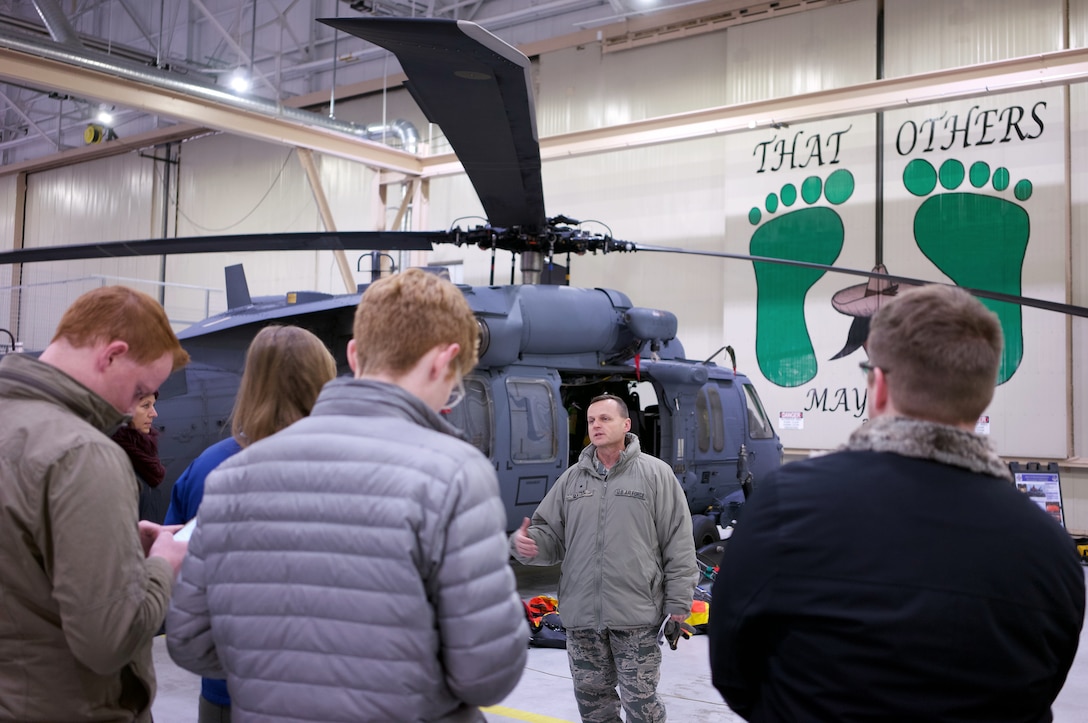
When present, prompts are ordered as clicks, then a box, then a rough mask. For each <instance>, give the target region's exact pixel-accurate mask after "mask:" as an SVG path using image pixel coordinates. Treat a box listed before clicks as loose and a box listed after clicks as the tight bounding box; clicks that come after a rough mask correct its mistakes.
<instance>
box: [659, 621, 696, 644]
mask: <svg viewBox="0 0 1088 723" xmlns="http://www.w3.org/2000/svg"><path fill="white" fill-rule="evenodd" d="M694 634H695V628H693V627H691V626H690V625H688V624H687V623H678V622H676V621H675V620H673V619H672V618H669V619H668V620H667V621H666V622H665V640H668V641H669V647H670V648H672V649H673V650H676V644H677V643H678V642H680V636H683V637H684V640H687V639H688V638H690V637H691V636H692V635H694Z"/></svg>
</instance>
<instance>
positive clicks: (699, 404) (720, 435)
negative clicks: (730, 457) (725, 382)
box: [695, 384, 725, 452]
mask: <svg viewBox="0 0 1088 723" xmlns="http://www.w3.org/2000/svg"><path fill="white" fill-rule="evenodd" d="M695 419H696V427H697V429H696V435H697V438H698V443H699V451H700V452H709V451H710V449H711V446H713V448H714V451H715V452H721V451H722V450H723V449H725V422H724V421H723V420H722V397H721V394H720V393H719V392H718V387H717V386H715V385H714V384H707V385H706V386H705V387H703V388H702V389H701V390H699V393H698V394H697V395H696V396H695Z"/></svg>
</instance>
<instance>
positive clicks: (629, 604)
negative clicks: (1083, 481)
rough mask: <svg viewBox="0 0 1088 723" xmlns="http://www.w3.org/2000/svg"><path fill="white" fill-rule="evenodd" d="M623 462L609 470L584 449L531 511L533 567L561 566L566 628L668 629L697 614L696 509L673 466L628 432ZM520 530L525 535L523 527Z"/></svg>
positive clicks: (561, 601)
mask: <svg viewBox="0 0 1088 723" xmlns="http://www.w3.org/2000/svg"><path fill="white" fill-rule="evenodd" d="M626 441H627V447H626V448H625V449H624V451H623V453H622V454H621V455H620V459H619V461H618V462H616V465H615V466H614V467H613V468H612V469H611V470H609V471H608V474H607V475H603V476H602V475H601V474H600V473H599V472H598V471H597V469H596V462H595V459H596V458H595V454H594V452H595V448H594V447H593V446H592V445H590V446H588V447H586V448H585V449H584V450H582V454H581V456H580V457H579V459H578V463H577V464H575V465H574V466H573V467H571V468H570V469H568V470H567V471H566V472H564V473H563V474H562V475H561V476H560V477H559V479H558V480H556V482H555V485H553V486H552V488H551V489H550V490H549V491H548V494H547V495H546V496H545V497H544V500H543V501H542V502H541V503H540V506H539V507H537V510H536V512H534V513H533V519H532V522H531V525H530V527H529V530H528V534H529V536H530V537H532V538H533V540H534V541H535V542H536V544H537V548H538V550H539V552H538V554H537V556H536V557H535V558H532V559H526V558H523V557H520V556H518V555H517V553H516V551H515V550H514V544H513V536H511V538H510V549H511V552H513V554H514V557H515V558H516V559H518V560H519V561H520V562H523V563H526V564H529V565H554V564H556V563H558V562H562V563H563V568H562V573H561V575H560V579H559V614H560V615H561V616H562V619H563V625H565V626H566V627H567V628H571V629H576V628H595V629H597V630H602V629H606V628H634V627H645V626H650V625H660V624H661V621H662V620H664V618H665V614H666V613H669V614H673V613H684V614H687V613H690V611H691V600H692V593H693V592H694V590H695V584H696V582H698V574H699V573H698V569H697V567H696V560H695V541H694V539H693V537H692V533H691V514H690V512H689V511H688V503H687V499H686V498H685V497H684V491H683V489H682V488H681V487H680V483H679V482H677V480H676V476H675V475H674V474H673V472H672V469H671V468H670V467H669V465H667V464H666V463H664V462H662V461H661V460H659V459H657V458H656V457H651V456H650V455H648V454H642V453H641V449H640V447H639V442H638V437H636V436H635V435H633V434H628V435H627V440H626ZM515 534H517V533H515Z"/></svg>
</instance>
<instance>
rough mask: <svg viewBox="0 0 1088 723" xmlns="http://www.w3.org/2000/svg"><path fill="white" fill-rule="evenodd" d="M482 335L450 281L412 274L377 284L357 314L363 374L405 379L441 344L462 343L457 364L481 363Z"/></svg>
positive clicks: (358, 354)
mask: <svg viewBox="0 0 1088 723" xmlns="http://www.w3.org/2000/svg"><path fill="white" fill-rule="evenodd" d="M479 339H480V331H479V326H478V325H477V323H476V317H475V315H474V314H473V313H472V309H471V308H470V307H469V305H468V302H467V301H466V300H465V295H464V294H462V293H461V291H460V290H459V289H458V288H457V287H456V286H454V285H453V284H451V283H450V282H449V281H447V280H445V279H443V278H441V277H439V276H437V275H435V274H429V273H427V272H425V271H421V270H420V269H409V270H407V271H405V272H403V273H400V274H396V275H395V276H389V277H386V278H384V279H381V280H379V281H376V282H374V283H373V284H371V285H370V287H368V288H367V290H366V291H365V292H364V293H363V298H362V299H360V300H359V307H358V308H357V309H356V310H355V355H356V360H357V361H358V362H359V364H358V369H357V370H356V372H357V373H359V374H376V373H391V374H403V373H405V372H407V371H408V370H410V369H411V368H412V367H413V366H415V364H416V362H418V361H419V360H420V359H421V358H422V357H423V355H424V354H426V353H427V352H428V351H430V350H431V349H433V348H434V347H436V346H438V345H439V344H454V343H456V344H460V345H461V351H460V352H459V353H458V355H457V357H456V360H455V361H456V364H457V367H458V370H459V371H460V373H461V374H467V373H468V372H469V371H470V370H471V369H472V368H473V367H475V366H476V362H477V361H478V356H477V355H478V351H477V346H478V345H479Z"/></svg>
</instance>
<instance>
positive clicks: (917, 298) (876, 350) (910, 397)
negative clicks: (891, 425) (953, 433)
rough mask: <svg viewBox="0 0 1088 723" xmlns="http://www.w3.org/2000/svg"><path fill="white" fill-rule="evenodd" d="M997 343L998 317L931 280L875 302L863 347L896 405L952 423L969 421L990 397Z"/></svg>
mask: <svg viewBox="0 0 1088 723" xmlns="http://www.w3.org/2000/svg"><path fill="white" fill-rule="evenodd" d="M1002 343H1003V337H1002V333H1001V324H1000V322H999V321H998V319H997V315H996V314H994V313H993V312H992V311H990V310H989V309H987V308H986V307H985V306H983V305H982V303H981V302H980V301H979V300H978V299H976V298H975V297H974V296H972V295H971V294H969V293H968V292H966V291H964V290H963V289H960V288H957V287H953V286H945V285H943V284H931V285H928V286H922V287H920V288H913V289H910V290H908V291H906V292H903V293H900V294H899V295H898V296H897V297H895V298H894V299H893V300H892V301H890V302H889V303H887V304H885V305H884V306H882V307H880V309H879V310H878V311H877V313H876V314H875V315H874V316H873V319H872V323H871V326H870V329H869V341H868V343H867V345H866V346H867V349H868V352H869V362H870V363H871V364H872V365H873V366H875V367H880V368H881V369H882V370H883V371H884V374H885V379H886V380H887V384H888V391H889V393H890V394H891V397H892V400H893V401H894V403H895V407H896V409H898V410H899V411H901V412H902V413H903V414H906V415H908V416H911V417H916V418H918V419H929V420H933V421H936V422H942V423H945V424H951V425H959V424H964V423H968V422H974V421H976V420H977V419H978V417H979V415H980V414H982V412H984V411H985V410H986V406H987V405H988V404H989V403H990V400H991V399H992V398H993V395H994V386H995V385H996V384H997V371H998V367H999V366H1000V365H1001V348H1002Z"/></svg>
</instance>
